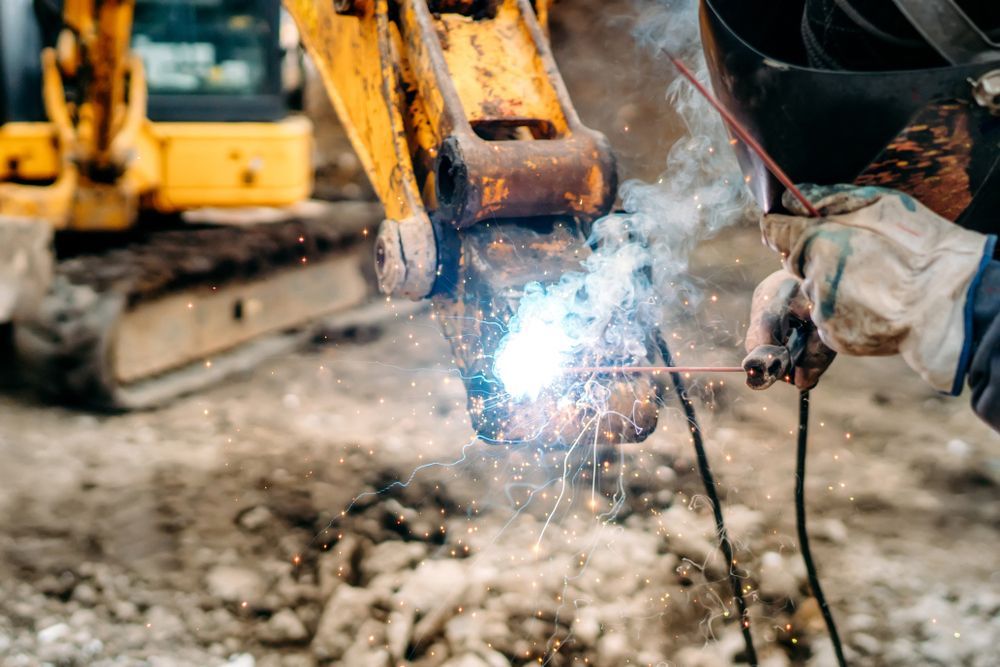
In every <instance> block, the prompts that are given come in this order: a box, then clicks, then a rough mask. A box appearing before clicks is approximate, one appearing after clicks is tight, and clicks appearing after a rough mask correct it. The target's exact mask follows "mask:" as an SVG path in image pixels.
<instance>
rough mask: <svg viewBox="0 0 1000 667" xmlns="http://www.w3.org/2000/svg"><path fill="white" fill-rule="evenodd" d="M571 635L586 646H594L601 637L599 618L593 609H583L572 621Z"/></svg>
mask: <svg viewBox="0 0 1000 667" xmlns="http://www.w3.org/2000/svg"><path fill="white" fill-rule="evenodd" d="M573 635H574V636H575V637H576V638H577V639H579V640H580V641H581V642H583V643H584V644H585V645H587V646H595V645H596V644H597V640H598V639H599V638H600V636H601V617H600V614H599V612H598V610H597V609H595V608H594V607H583V608H582V609H580V610H579V611H578V612H577V613H576V618H575V619H574V620H573Z"/></svg>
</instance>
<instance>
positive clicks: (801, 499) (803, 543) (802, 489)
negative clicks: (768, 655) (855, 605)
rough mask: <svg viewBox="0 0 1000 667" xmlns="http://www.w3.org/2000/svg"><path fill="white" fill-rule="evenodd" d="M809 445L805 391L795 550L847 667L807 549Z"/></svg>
mask: <svg viewBox="0 0 1000 667" xmlns="http://www.w3.org/2000/svg"><path fill="white" fill-rule="evenodd" d="M808 444H809V391H808V390H806V391H802V392H800V393H799V434H798V446H797V448H796V455H795V527H796V530H797V531H798V533H799V550H800V551H801V552H802V561H803V562H804V563H805V565H806V574H807V575H808V577H809V588H811V589H812V593H813V597H815V598H816V602H818V603H819V609H820V611H821V612H822V614H823V621H824V622H825V623H826V630H827V632H829V633H830V642H831V643H832V644H833V650H834V652H835V653H836V654H837V664H838V665H840V667H847V660H846V659H845V658H844V647H843V646H842V645H841V643H840V634H839V633H838V632H837V624H836V622H835V621H834V620H833V613H832V612H831V611H830V607H829V606H828V605H827V604H826V596H825V595H823V588H822V587H821V586H820V585H819V575H818V574H817V573H816V563H815V562H814V561H813V557H812V550H811V549H810V548H809V533H808V532H807V531H806V450H807V447H808Z"/></svg>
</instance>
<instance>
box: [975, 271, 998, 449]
mask: <svg viewBox="0 0 1000 667" xmlns="http://www.w3.org/2000/svg"><path fill="white" fill-rule="evenodd" d="M974 299H975V301H974V303H973V316H972V317H973V319H972V358H971V362H970V365H969V387H970V388H971V389H972V408H973V409H974V410H975V411H976V414H978V415H979V416H980V417H982V418H983V420H984V421H985V422H986V423H987V424H989V425H990V426H992V427H993V428H994V429H996V430H997V431H1000V261H996V260H994V261H992V262H990V263H989V265H987V267H986V269H985V271H984V272H983V274H982V277H981V279H980V282H979V285H978V286H977V287H976V290H975V294H974Z"/></svg>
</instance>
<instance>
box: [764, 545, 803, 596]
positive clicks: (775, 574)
mask: <svg viewBox="0 0 1000 667" xmlns="http://www.w3.org/2000/svg"><path fill="white" fill-rule="evenodd" d="M760 594H761V596H762V597H763V598H764V599H765V600H767V601H769V602H783V601H787V600H795V599H797V598H798V597H799V582H798V580H797V579H796V577H795V575H794V574H793V573H792V571H791V568H790V567H789V565H788V563H787V562H786V560H785V557H784V556H782V555H781V554H779V553H778V552H776V551H768V552H766V553H765V554H764V555H763V556H761V559H760Z"/></svg>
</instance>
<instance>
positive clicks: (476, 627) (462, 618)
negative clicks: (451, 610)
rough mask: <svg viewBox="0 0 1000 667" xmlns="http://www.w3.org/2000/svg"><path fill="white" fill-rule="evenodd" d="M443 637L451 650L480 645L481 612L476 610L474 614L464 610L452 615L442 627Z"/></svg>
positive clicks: (481, 630) (481, 633)
mask: <svg viewBox="0 0 1000 667" xmlns="http://www.w3.org/2000/svg"><path fill="white" fill-rule="evenodd" d="M444 636H445V639H447V640H448V645H449V646H451V647H452V649H453V650H457V649H464V650H468V649H470V648H473V647H476V646H481V645H482V644H483V619H482V612H481V611H477V612H476V613H475V616H473V614H472V612H468V611H467V612H466V613H464V614H459V615H457V616H454V617H452V618H451V619H450V620H449V621H448V622H447V623H446V624H445V628H444Z"/></svg>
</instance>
